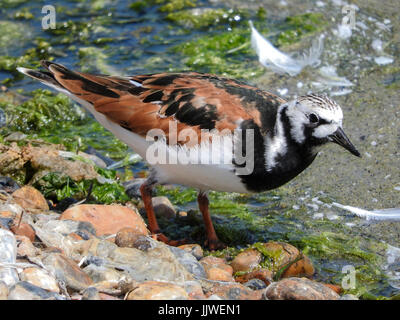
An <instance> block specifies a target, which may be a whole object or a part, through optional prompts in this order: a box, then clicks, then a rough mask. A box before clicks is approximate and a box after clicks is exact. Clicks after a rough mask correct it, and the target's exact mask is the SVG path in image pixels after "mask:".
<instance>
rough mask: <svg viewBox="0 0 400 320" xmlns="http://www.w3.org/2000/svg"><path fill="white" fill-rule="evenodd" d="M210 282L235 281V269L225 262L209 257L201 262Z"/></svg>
mask: <svg viewBox="0 0 400 320" xmlns="http://www.w3.org/2000/svg"><path fill="white" fill-rule="evenodd" d="M200 263H201V264H202V265H203V267H204V270H205V272H206V275H207V279H209V280H218V281H234V279H233V277H232V274H233V269H232V267H231V266H230V265H228V264H226V263H225V260H223V259H221V258H217V257H213V256H207V257H204V258H203V259H201V260H200Z"/></svg>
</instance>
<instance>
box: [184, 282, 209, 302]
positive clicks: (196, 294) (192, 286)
mask: <svg viewBox="0 0 400 320" xmlns="http://www.w3.org/2000/svg"><path fill="white" fill-rule="evenodd" d="M184 288H185V291H186V293H187V294H188V295H189V299H193V300H202V299H205V298H206V296H205V295H204V292H203V288H202V287H201V285H200V283H199V282H197V281H186V282H185V285H184Z"/></svg>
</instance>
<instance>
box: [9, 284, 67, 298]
mask: <svg viewBox="0 0 400 320" xmlns="http://www.w3.org/2000/svg"><path fill="white" fill-rule="evenodd" d="M8 300H65V298H64V297H62V296H61V295H59V294H57V293H55V292H51V291H47V290H44V289H42V288H40V287H37V286H35V285H33V284H31V283H29V282H26V281H20V282H18V283H17V284H15V285H14V286H13V287H11V289H10V292H9V294H8Z"/></svg>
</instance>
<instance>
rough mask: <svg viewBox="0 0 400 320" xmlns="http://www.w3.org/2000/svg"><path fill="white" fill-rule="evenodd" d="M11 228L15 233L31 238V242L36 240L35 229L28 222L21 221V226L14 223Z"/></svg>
mask: <svg viewBox="0 0 400 320" xmlns="http://www.w3.org/2000/svg"><path fill="white" fill-rule="evenodd" d="M10 230H11V231H12V232H13V233H14V234H15V235H19V236H25V237H27V238H28V239H29V240H31V242H34V241H35V237H36V233H35V230H33V228H32V227H31V226H30V225H29V224H28V223H24V222H21V223H20V225H19V226H18V225H13V226H11V228H10Z"/></svg>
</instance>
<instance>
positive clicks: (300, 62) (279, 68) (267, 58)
mask: <svg viewBox="0 0 400 320" xmlns="http://www.w3.org/2000/svg"><path fill="white" fill-rule="evenodd" d="M249 23H250V27H251V45H252V47H253V49H254V50H255V51H256V53H257V55H258V59H259V61H260V63H261V64H262V65H263V66H265V67H266V68H269V69H272V70H273V71H275V72H277V73H281V74H283V73H287V74H289V75H290V76H295V75H297V74H299V73H300V71H301V70H302V69H303V68H304V67H305V66H313V67H315V66H318V65H319V64H320V63H321V61H320V60H319V57H320V56H321V53H322V51H323V49H324V45H323V37H322V36H320V37H319V38H318V39H316V40H314V41H313V43H312V46H311V48H310V50H309V52H308V54H306V53H303V54H302V55H301V54H300V55H299V57H298V58H293V57H290V56H289V55H287V54H286V53H283V52H282V51H279V50H278V49H277V48H275V47H274V46H273V45H272V44H271V42H269V41H268V40H267V39H265V38H264V37H263V36H262V35H261V34H260V33H259V32H258V31H257V29H256V28H254V25H253V23H252V21H249Z"/></svg>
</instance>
